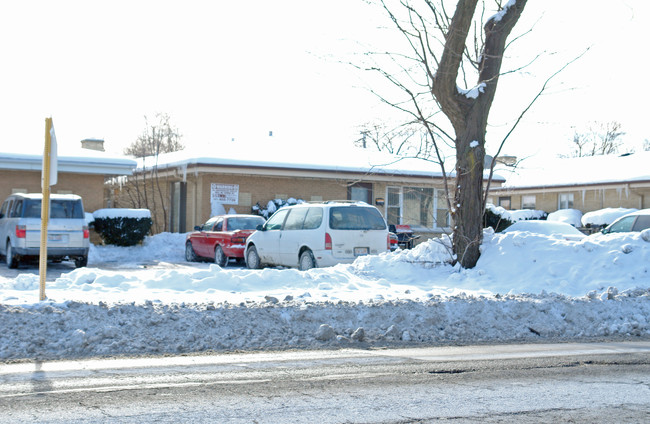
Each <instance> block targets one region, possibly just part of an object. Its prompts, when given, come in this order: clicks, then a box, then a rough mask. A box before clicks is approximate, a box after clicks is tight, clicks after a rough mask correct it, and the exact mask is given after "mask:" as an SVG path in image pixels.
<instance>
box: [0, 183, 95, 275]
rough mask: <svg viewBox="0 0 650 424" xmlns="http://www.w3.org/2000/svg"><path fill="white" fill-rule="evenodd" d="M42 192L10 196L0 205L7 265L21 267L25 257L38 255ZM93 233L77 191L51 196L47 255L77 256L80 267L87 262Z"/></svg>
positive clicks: (0, 245)
mask: <svg viewBox="0 0 650 424" xmlns="http://www.w3.org/2000/svg"><path fill="white" fill-rule="evenodd" d="M42 200H43V195H42V194H40V193H35V194H25V193H18V194H12V195H11V196H9V197H8V198H7V199H6V200H5V201H4V202H3V203H2V207H0V255H4V256H5V258H6V263H7V267H9V268H17V267H18V265H19V264H20V262H21V260H23V259H24V258H29V257H37V256H39V254H40V250H41V203H42ZM89 248H90V233H89V231H88V226H87V224H86V219H85V214H84V208H83V203H82V201H81V197H79V196H77V195H74V194H52V195H51V196H50V220H49V225H48V229H47V257H48V259H52V260H64V259H69V260H73V261H74V263H75V266H76V267H82V266H86V264H87V263H88V250H89Z"/></svg>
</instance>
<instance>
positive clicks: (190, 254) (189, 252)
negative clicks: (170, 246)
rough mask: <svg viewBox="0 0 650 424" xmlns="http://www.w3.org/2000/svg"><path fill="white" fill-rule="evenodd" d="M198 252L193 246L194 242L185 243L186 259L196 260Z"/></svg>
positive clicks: (189, 260)
mask: <svg viewBox="0 0 650 424" xmlns="http://www.w3.org/2000/svg"><path fill="white" fill-rule="evenodd" d="M196 259H197V258H196V253H194V248H193V247H192V243H190V242H187V243H185V260H186V261H187V262H196Z"/></svg>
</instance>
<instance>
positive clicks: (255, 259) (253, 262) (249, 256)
mask: <svg viewBox="0 0 650 424" xmlns="http://www.w3.org/2000/svg"><path fill="white" fill-rule="evenodd" d="M246 266H247V267H248V268H250V269H260V268H262V262H261V261H260V255H258V254H257V249H256V248H255V246H251V247H249V248H248V250H247V251H246Z"/></svg>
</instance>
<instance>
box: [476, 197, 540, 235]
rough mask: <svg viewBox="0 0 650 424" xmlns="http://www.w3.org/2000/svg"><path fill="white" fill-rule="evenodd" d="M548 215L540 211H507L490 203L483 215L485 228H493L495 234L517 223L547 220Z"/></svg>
mask: <svg viewBox="0 0 650 424" xmlns="http://www.w3.org/2000/svg"><path fill="white" fill-rule="evenodd" d="M547 216H548V214H547V213H546V212H544V211H540V210H532V209H518V210H511V211H509V210H506V209H504V208H502V207H501V206H494V205H492V204H490V203H488V204H487V205H486V207H485V213H484V214H483V228H487V227H492V228H493V229H494V231H495V232H497V233H498V232H501V231H503V230H505V229H506V228H508V227H509V226H511V225H512V224H514V223H515V222H517V221H521V220H529V219H540V220H545V219H546V218H547Z"/></svg>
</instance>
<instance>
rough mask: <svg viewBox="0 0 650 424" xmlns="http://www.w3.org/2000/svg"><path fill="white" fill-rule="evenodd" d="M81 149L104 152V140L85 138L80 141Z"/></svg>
mask: <svg viewBox="0 0 650 424" xmlns="http://www.w3.org/2000/svg"><path fill="white" fill-rule="evenodd" d="M81 148H82V149H88V150H97V151H100V152H104V151H105V150H104V140H102V139H101V138H85V139H83V140H81Z"/></svg>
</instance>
